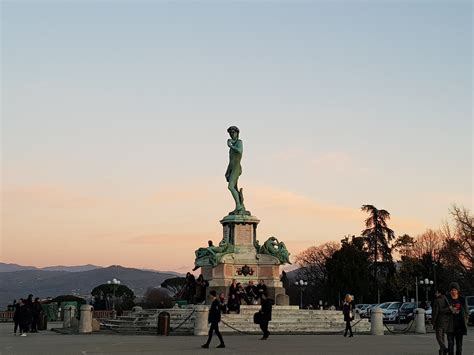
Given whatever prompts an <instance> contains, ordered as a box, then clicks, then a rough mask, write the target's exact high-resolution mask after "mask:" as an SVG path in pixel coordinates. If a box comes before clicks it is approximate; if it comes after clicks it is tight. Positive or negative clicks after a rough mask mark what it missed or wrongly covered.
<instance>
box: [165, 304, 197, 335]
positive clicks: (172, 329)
mask: <svg viewBox="0 0 474 355" xmlns="http://www.w3.org/2000/svg"><path fill="white" fill-rule="evenodd" d="M195 312H196V309H193V311H192V312H191V313H190V314H189V315H188V316H187V317H186V318H185V319H184V320H183V321H182V322H181V323H179V324H178V326H176V327H170V332H172V331H175V330H176V329H179V328H180V327H181V326H182V325H183V324H184V323H186V322H187V321H188V320H189V318H191V316H192V315H193V314H194V313H195Z"/></svg>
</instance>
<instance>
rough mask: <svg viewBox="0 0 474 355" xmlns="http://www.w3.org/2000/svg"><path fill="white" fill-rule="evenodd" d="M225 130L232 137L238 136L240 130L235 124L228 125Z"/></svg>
mask: <svg viewBox="0 0 474 355" xmlns="http://www.w3.org/2000/svg"><path fill="white" fill-rule="evenodd" d="M227 132H228V133H229V135H230V136H231V137H232V139H237V138H238V137H239V133H240V130H239V128H238V127H236V126H230V127H229V128H227Z"/></svg>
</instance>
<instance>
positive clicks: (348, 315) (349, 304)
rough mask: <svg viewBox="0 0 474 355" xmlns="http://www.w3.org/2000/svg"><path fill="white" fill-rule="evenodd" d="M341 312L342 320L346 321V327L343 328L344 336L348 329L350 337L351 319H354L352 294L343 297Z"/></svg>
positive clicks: (350, 336)
mask: <svg viewBox="0 0 474 355" xmlns="http://www.w3.org/2000/svg"><path fill="white" fill-rule="evenodd" d="M342 314H344V321H345V322H346V329H345V330H344V336H345V337H346V336H347V331H349V338H352V337H353V336H354V334H353V333H352V326H351V321H353V320H354V302H353V301H352V296H351V295H349V294H347V295H346V297H345V298H344V303H343V304H342Z"/></svg>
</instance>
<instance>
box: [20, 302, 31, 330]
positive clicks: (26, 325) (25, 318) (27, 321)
mask: <svg viewBox="0 0 474 355" xmlns="http://www.w3.org/2000/svg"><path fill="white" fill-rule="evenodd" d="M32 321H33V315H32V312H31V307H30V306H29V305H28V300H24V299H22V300H21V304H20V309H19V319H18V322H19V325H20V336H23V337H26V333H28V330H29V329H30V325H31V322H32Z"/></svg>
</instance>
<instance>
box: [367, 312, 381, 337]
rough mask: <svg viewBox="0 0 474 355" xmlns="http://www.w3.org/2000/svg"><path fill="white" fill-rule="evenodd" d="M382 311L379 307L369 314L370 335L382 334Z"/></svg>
mask: <svg viewBox="0 0 474 355" xmlns="http://www.w3.org/2000/svg"><path fill="white" fill-rule="evenodd" d="M383 333H384V331H383V312H382V310H381V309H380V308H378V307H377V308H375V309H373V310H372V314H371V316H370V334H371V335H383Z"/></svg>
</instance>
